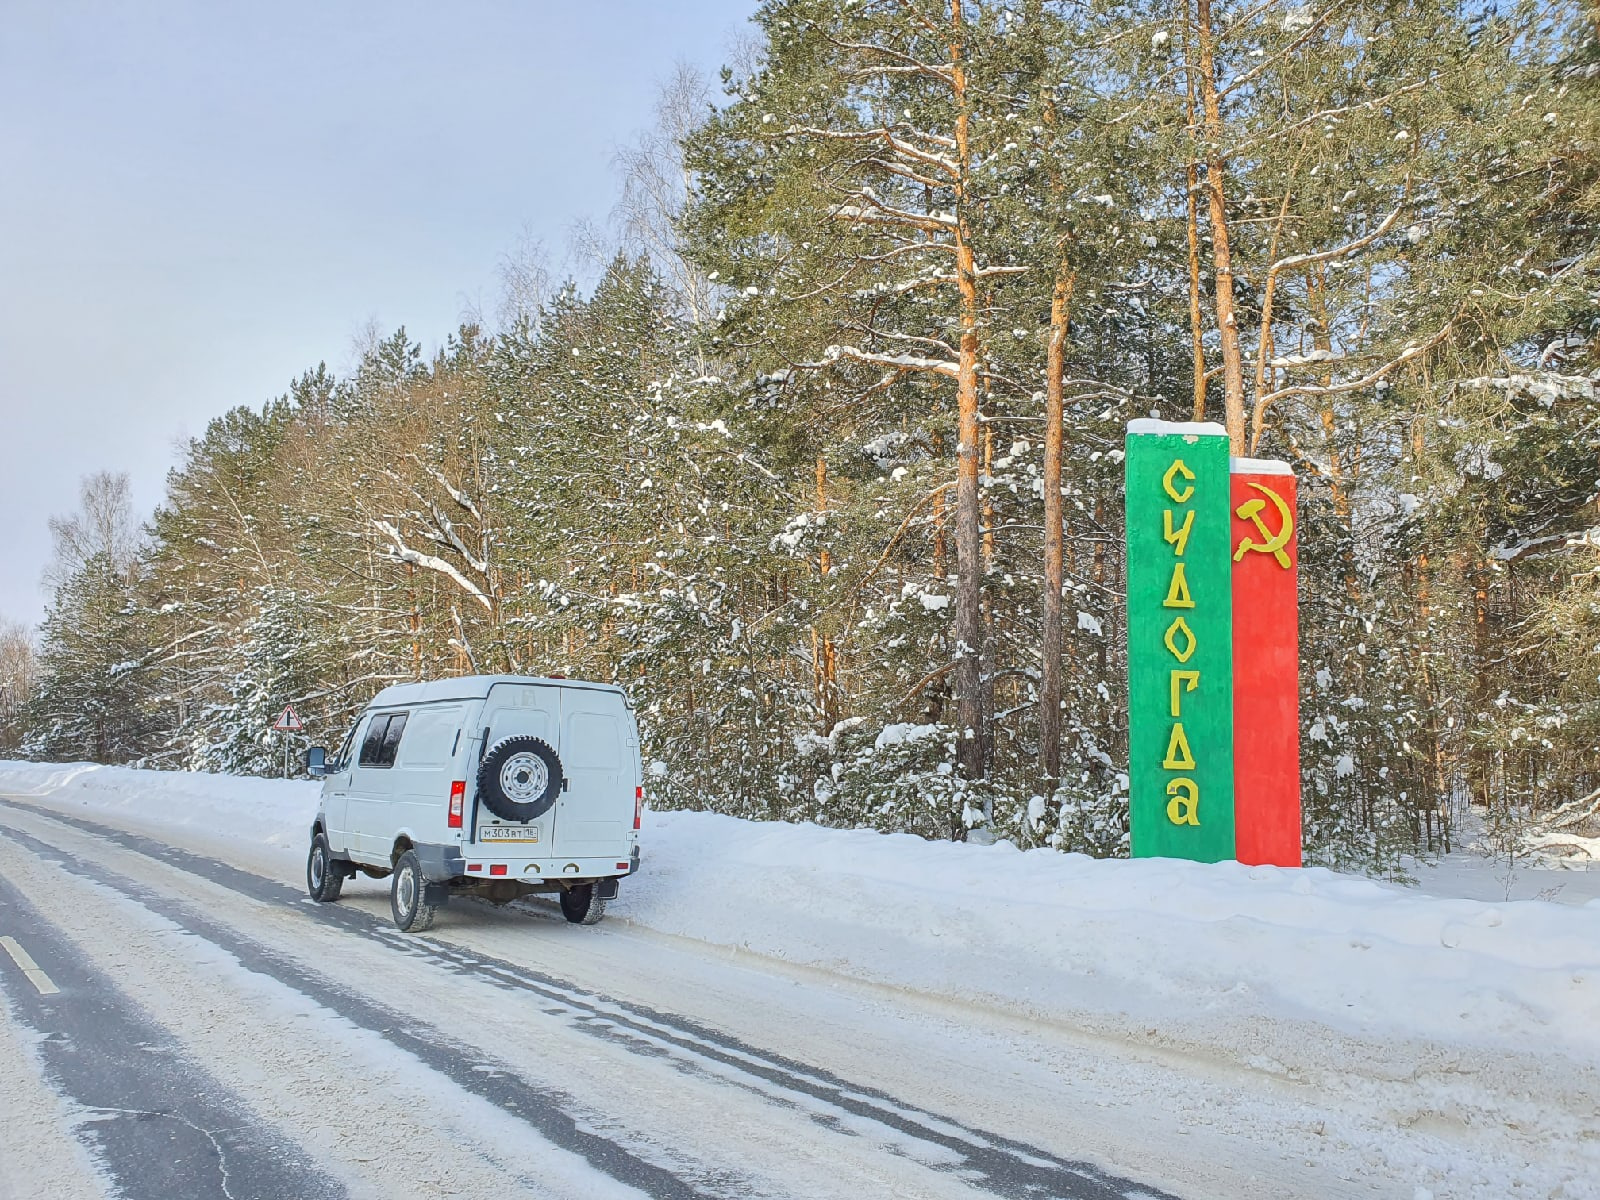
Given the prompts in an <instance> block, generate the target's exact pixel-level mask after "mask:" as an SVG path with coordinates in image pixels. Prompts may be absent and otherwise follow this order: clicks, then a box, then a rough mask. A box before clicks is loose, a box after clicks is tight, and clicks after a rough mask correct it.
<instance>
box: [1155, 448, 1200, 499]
mask: <svg viewBox="0 0 1600 1200" xmlns="http://www.w3.org/2000/svg"><path fill="white" fill-rule="evenodd" d="M1179 475H1182V476H1183V477H1184V478H1185V479H1187V480H1190V481H1191V483H1190V486H1189V487H1186V488H1184V489H1183V494H1182V495H1179V494H1178V489H1177V488H1176V487H1174V486H1173V484H1172V481H1173V480H1174V479H1175V478H1177V477H1178V476H1179ZM1193 480H1194V472H1193V471H1191V470H1189V467H1188V465H1187V464H1186V463H1185V462H1184V461H1183V459H1181V458H1175V459H1173V460H1172V465H1171V466H1170V467H1168V468H1167V473H1166V474H1165V475H1163V476H1162V477H1161V487H1162V488H1163V490H1165V491H1166V493H1167V495H1169V496H1171V497H1172V502H1173V503H1174V504H1187V503H1189V497H1190V496H1192V495H1194V487H1193Z"/></svg>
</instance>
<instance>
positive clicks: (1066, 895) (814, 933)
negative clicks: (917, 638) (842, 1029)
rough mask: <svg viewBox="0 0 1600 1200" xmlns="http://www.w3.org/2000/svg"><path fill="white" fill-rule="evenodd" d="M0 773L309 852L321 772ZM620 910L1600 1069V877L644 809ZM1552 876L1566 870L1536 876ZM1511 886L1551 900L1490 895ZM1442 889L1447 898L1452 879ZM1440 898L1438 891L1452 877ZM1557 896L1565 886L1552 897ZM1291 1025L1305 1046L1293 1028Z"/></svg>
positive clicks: (1069, 1010)
mask: <svg viewBox="0 0 1600 1200" xmlns="http://www.w3.org/2000/svg"><path fill="white" fill-rule="evenodd" d="M0 790H5V791H9V792H16V793H24V792H25V793H33V794H38V795H48V796H49V797H50V798H51V800H52V802H53V803H56V804H62V803H68V804H71V805H72V806H74V807H76V806H81V807H82V808H83V809H86V810H89V811H91V812H96V813H99V814H102V815H104V816H107V817H113V818H114V817H116V816H118V815H119V814H120V815H122V816H125V817H128V818H136V819H138V820H139V821H141V823H144V824H154V825H157V826H167V827H171V828H174V829H187V830H189V831H191V832H196V833H202V834H204V835H205V836H206V837H208V838H220V839H224V840H233V841H239V842H245V843H250V844H252V845H253V846H254V847H256V848H258V849H260V850H267V851H270V852H272V853H273V854H275V855H281V856H282V857H283V859H284V861H285V868H286V869H291V868H290V867H289V860H290V859H295V860H298V859H299V858H300V857H301V856H303V854H304V847H305V845H306V842H307V833H306V830H307V827H308V825H309V823H310V820H311V817H312V815H313V813H314V812H315V810H316V806H317V795H318V785H316V784H312V783H295V782H281V781H272V780H260V779H239V778H231V777H225V776H214V775H192V774H179V773H164V772H148V771H133V770H127V769H122V768H104V767H90V766H83V765H77V766H65V767H55V766H43V765H33V764H20V763H5V764H0ZM642 839H643V846H644V855H645V858H644V870H643V871H642V872H641V873H640V875H639V876H637V877H636V878H634V879H631V880H629V881H628V882H627V883H626V884H625V885H624V888H623V892H622V897H621V899H620V900H619V901H618V902H617V903H616V905H615V906H614V907H613V909H612V913H613V917H614V919H619V920H624V921H630V922H634V923H636V924H638V925H642V926H645V927H648V928H650V929H652V930H654V931H657V932H660V933H664V934H670V935H674V936H677V937H683V938H689V939H693V940H695V941H699V942H704V943H711V944H713V945H717V946H723V947H729V948H733V949H736V950H737V951H740V952H746V953H753V954H756V955H761V956H765V957H768V958H772V959H777V960H782V961H783V962H785V963H787V964H790V965H796V966H804V967H812V968H818V969H822V970H826V971H830V972H835V973H840V974H844V975H849V976H852V977H855V978H858V979H861V980H866V981H870V982H873V983H878V984H884V985H888V986H891V987H895V988H901V989H908V990H911V991H916V992H921V993H928V994H934V995H940V996H948V997H953V998H958V999H962V1000H967V1001H976V1002H981V1003H983V1004H985V1005H991V1006H999V1007H1001V1008H1004V1009H1007V1010H1010V1011H1012V1012H1014V1013H1017V1014H1019V1015H1024V1016H1030V1017H1034V1018H1045V1019H1056V1020H1061V1021H1067V1022H1072V1023H1074V1024H1077V1025H1079V1026H1082V1025H1085V1024H1088V1025H1091V1026H1093V1027H1095V1028H1098V1029H1101V1030H1103V1031H1105V1032H1127V1031H1129V1030H1133V1029H1138V1030H1147V1029H1155V1030H1159V1031H1160V1034H1159V1036H1160V1038H1161V1040H1162V1041H1163V1042H1169V1043H1172V1044H1205V1045H1210V1046H1214V1047H1218V1048H1223V1049H1226V1050H1228V1051H1229V1052H1231V1053H1240V1052H1242V1051H1243V1050H1245V1049H1246V1048H1247V1047H1246V1046H1245V1045H1244V1044H1243V1043H1246V1042H1248V1043H1249V1044H1250V1046H1253V1047H1254V1048H1255V1049H1256V1051H1257V1053H1258V1055H1263V1056H1266V1057H1268V1058H1270V1057H1273V1056H1277V1055H1279V1054H1280V1051H1283V1050H1284V1047H1282V1046H1275V1043H1276V1042H1277V1041H1279V1040H1280V1039H1279V1038H1277V1037H1274V1035H1273V1033H1272V1030H1273V1029H1274V1028H1275V1026H1274V1024H1273V1023H1274V1022H1281V1023H1289V1024H1294V1023H1300V1022H1312V1023H1315V1024H1317V1025H1322V1026H1327V1027H1330V1028H1332V1029H1335V1030H1338V1031H1339V1032H1341V1033H1342V1034H1344V1035H1348V1036H1351V1037H1355V1038H1360V1039H1363V1040H1373V1041H1383V1040H1386V1039H1391V1038H1402V1039H1415V1040H1419V1041H1424V1042H1426V1043H1429V1044H1431V1045H1435V1046H1451V1045H1454V1046H1474V1047H1478V1048H1482V1049H1488V1048H1499V1049H1502V1050H1507V1051H1518V1050H1526V1051H1532V1052H1538V1053H1546V1052H1549V1051H1551V1050H1558V1051H1559V1052H1560V1053H1562V1054H1566V1055H1570V1056H1573V1057H1575V1058H1577V1059H1579V1060H1582V1061H1585V1062H1589V1063H1596V1064H1600V899H1595V898H1592V897H1593V896H1595V894H1596V893H1597V892H1600V888H1597V887H1596V886H1595V885H1596V884H1600V872H1597V873H1595V878H1594V879H1593V880H1592V881H1591V879H1590V877H1589V875H1588V874H1587V873H1584V872H1572V871H1561V872H1543V873H1538V872H1532V871H1527V870H1519V871H1518V872H1517V873H1516V875H1515V877H1510V876H1508V874H1507V872H1506V871H1505V869H1503V868H1500V869H1497V868H1495V867H1494V865H1493V864H1488V863H1481V864H1480V865H1477V866H1474V865H1473V864H1472V862H1471V861H1470V860H1464V859H1463V860H1453V861H1450V862H1447V863H1446V865H1444V866H1442V867H1438V868H1432V867H1424V868H1421V870H1422V879H1423V887H1422V888H1420V889H1410V888H1404V887H1400V886H1396V885H1392V884H1385V883H1378V882H1373V881H1370V880H1366V879H1360V878H1353V877H1349V876H1342V875H1337V874H1334V873H1333V872H1330V871H1326V870H1322V869H1320V868H1318V869H1308V870H1298V871H1289V870H1281V869H1278V868H1272V867H1244V866H1240V865H1237V864H1223V865H1202V864H1196V863H1186V862H1177V861H1170V860H1144V861H1138V862H1130V861H1095V860H1091V859H1088V858H1084V857H1082V856H1079V855H1063V854H1058V853H1054V852H1051V851H1043V850H1037V851H1028V852H1021V851H1018V850H1017V849H1015V848H1014V847H1011V846H1009V845H1007V844H1005V843H1001V844H999V845H995V846H976V845H960V844H953V843H933V842H926V841H923V840H922V839H920V838H916V837H911V836H908V835H883V834H877V833H871V832H864V831H844V830H831V829H823V828H819V827H816V826H810V825H785V824H778V823H760V822H751V821H742V820H737V819H735V818H731V817H723V816H717V815H714V814H710V813H693V812H664V813H648V814H647V815H646V819H645V826H644V829H643V833H642ZM1542 876H1550V877H1553V878H1552V879H1551V880H1550V881H1548V882H1547V881H1546V880H1545V879H1544V878H1542ZM1508 881H1509V882H1510V883H1511V884H1512V885H1513V886H1514V887H1515V889H1516V894H1539V893H1543V894H1545V895H1546V896H1547V897H1549V898H1547V899H1523V900H1510V901H1506V900H1503V899H1493V900H1491V899H1487V898H1485V897H1490V896H1503V895H1504V893H1505V891H1506V885H1507V882H1508ZM1451 891H1456V892H1458V893H1464V894H1456V895H1450V894H1448V893H1449V892H1451ZM1441 892H1444V893H1445V894H1441ZM1552 900H1553V901H1557V902H1552ZM1281 1040H1282V1041H1284V1042H1288V1041H1291V1040H1292V1035H1290V1034H1288V1033H1284V1034H1283V1035H1282V1038H1281Z"/></svg>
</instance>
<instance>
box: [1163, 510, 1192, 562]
mask: <svg viewBox="0 0 1600 1200" xmlns="http://www.w3.org/2000/svg"><path fill="white" fill-rule="evenodd" d="M1193 528H1194V509H1192V508H1191V509H1190V510H1189V511H1188V512H1186V513H1184V514H1183V524H1182V525H1180V526H1178V528H1176V529H1174V528H1173V527H1172V510H1171V509H1170V508H1163V509H1162V510H1161V536H1162V537H1163V538H1165V539H1166V542H1167V545H1169V546H1172V547H1174V550H1173V552H1174V553H1175V554H1177V556H1178V557H1179V558H1182V557H1183V551H1184V548H1185V547H1187V546H1188V544H1189V531H1190V530H1191V529H1193Z"/></svg>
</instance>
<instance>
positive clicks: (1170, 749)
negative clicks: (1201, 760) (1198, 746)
mask: <svg viewBox="0 0 1600 1200" xmlns="http://www.w3.org/2000/svg"><path fill="white" fill-rule="evenodd" d="M1161 766H1162V768H1163V769H1164V770H1168V771H1192V770H1194V752H1193V751H1191V750H1190V749H1189V738H1188V735H1187V734H1185V733H1184V732H1183V722H1182V721H1179V722H1178V723H1177V724H1175V725H1174V726H1173V727H1172V736H1171V737H1169V738H1168V739H1167V757H1166V758H1164V759H1162V760H1161Z"/></svg>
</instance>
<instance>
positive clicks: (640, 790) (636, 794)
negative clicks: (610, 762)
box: [633, 783, 644, 829]
mask: <svg viewBox="0 0 1600 1200" xmlns="http://www.w3.org/2000/svg"><path fill="white" fill-rule="evenodd" d="M643 816H644V784H642V783H641V784H635V785H634V789H633V827H634V828H635V829H637V828H639V823H640V820H641V818H642V817H643Z"/></svg>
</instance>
